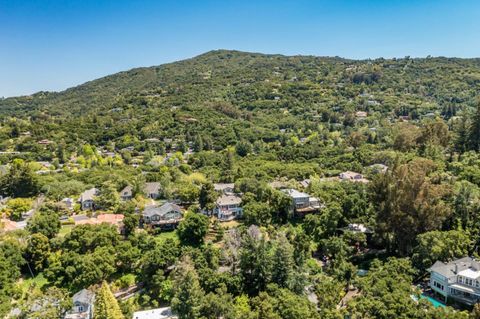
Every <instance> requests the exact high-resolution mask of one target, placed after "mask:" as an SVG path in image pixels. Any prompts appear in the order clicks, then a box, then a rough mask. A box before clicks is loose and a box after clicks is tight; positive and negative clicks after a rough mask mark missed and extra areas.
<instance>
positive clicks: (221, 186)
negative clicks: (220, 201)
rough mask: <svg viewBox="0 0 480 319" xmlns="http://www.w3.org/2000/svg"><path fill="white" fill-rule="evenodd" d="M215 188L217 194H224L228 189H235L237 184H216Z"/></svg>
mask: <svg viewBox="0 0 480 319" xmlns="http://www.w3.org/2000/svg"><path fill="white" fill-rule="evenodd" d="M213 188H214V189H215V190H216V191H217V192H223V191H225V190H226V189H227V188H231V189H233V188H235V184H234V183H216V184H213Z"/></svg>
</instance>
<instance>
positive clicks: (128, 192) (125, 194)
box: [120, 185, 133, 201]
mask: <svg viewBox="0 0 480 319" xmlns="http://www.w3.org/2000/svg"><path fill="white" fill-rule="evenodd" d="M132 197H133V191H132V186H130V185H127V186H125V188H124V189H122V191H121V192H120V198H121V199H122V200H123V201H127V200H131V199H132Z"/></svg>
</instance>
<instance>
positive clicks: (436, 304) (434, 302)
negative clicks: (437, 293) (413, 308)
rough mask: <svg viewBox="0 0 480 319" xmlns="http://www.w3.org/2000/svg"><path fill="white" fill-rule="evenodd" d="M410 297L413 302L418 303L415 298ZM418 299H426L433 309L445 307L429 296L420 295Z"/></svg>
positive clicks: (413, 296)
mask: <svg viewBox="0 0 480 319" xmlns="http://www.w3.org/2000/svg"><path fill="white" fill-rule="evenodd" d="M410 297H412V299H413V300H415V301H418V298H417V296H415V295H411V296H410ZM420 299H427V300H428V301H429V302H430V303H431V304H432V305H433V306H434V307H435V308H438V307H445V305H444V304H443V303H441V302H440V301H438V300H437V299H434V298H432V297H430V296H426V295H424V294H421V295H420Z"/></svg>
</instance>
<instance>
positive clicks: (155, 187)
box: [143, 182, 160, 199]
mask: <svg viewBox="0 0 480 319" xmlns="http://www.w3.org/2000/svg"><path fill="white" fill-rule="evenodd" d="M143 192H144V193H145V195H146V196H147V197H148V198H152V199H157V198H159V197H160V183H158V182H152V183H145V187H144V188H143Z"/></svg>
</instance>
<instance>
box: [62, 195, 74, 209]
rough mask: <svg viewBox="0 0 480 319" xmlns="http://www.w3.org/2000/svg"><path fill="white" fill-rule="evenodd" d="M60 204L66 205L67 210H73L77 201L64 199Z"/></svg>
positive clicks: (68, 198)
mask: <svg viewBox="0 0 480 319" xmlns="http://www.w3.org/2000/svg"><path fill="white" fill-rule="evenodd" d="M60 203H62V204H63V205H65V207H67V209H69V210H73V205H74V204H75V201H74V200H73V198H70V197H65V198H64V199H62V200H61V201H60Z"/></svg>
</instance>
